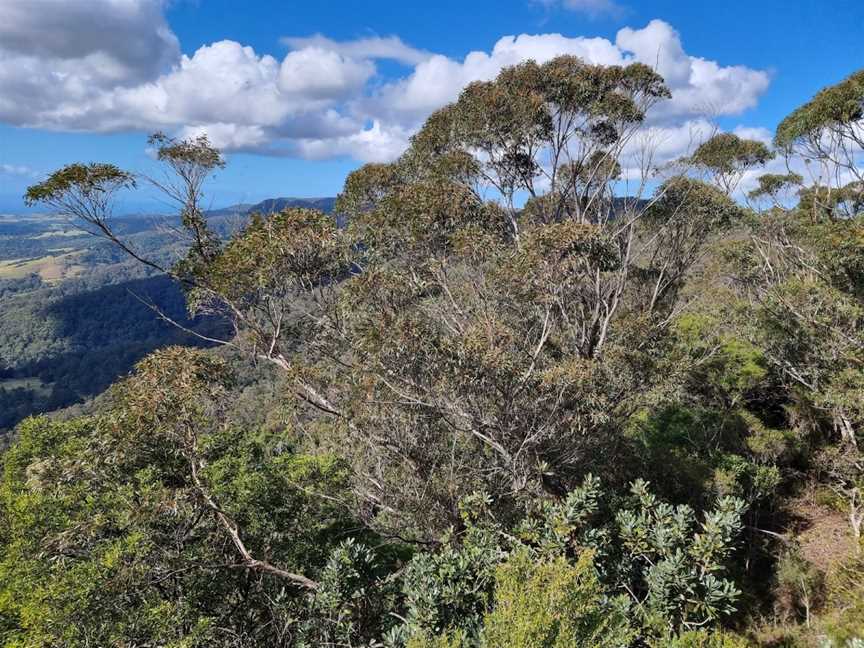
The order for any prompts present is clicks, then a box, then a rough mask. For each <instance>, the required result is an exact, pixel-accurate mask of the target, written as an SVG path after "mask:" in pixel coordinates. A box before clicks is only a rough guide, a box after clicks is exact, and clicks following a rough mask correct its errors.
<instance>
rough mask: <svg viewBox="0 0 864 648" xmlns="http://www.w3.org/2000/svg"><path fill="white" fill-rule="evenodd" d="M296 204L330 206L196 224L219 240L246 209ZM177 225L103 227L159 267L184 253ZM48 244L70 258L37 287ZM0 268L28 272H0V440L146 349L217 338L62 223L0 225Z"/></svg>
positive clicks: (176, 300)
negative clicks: (175, 230) (173, 234)
mask: <svg viewBox="0 0 864 648" xmlns="http://www.w3.org/2000/svg"><path fill="white" fill-rule="evenodd" d="M298 205H301V206H309V207H315V208H318V209H321V210H323V211H326V212H329V211H331V210H332V208H333V199H328V198H322V199H317V200H306V199H297V198H274V199H269V200H266V201H263V202H261V203H257V204H255V205H234V206H231V207H227V208H223V209H220V210H212V211H208V212H207V213H206V218H207V220H208V223H209V225H210V227H212V228H213V229H214V230H215V231H216V232H217V233H218V235H219V236H220V237H223V238H225V237H228V236H230V233H231V232H232V231H234V229H235V228H236V227H238V226H239V225H242V223H243V219H245V218H246V215H247V214H248V213H249V212H250V211H255V212H256V213H263V214H268V213H273V212H274V211H278V210H279V209H283V208H284V207H286V206H298ZM178 225H179V222H176V218H170V217H163V216H158V215H145V214H139V215H133V216H124V217H121V218H115V219H114V220H113V224H112V226H113V228H114V229H115V231H117V232H118V233H121V234H122V235H123V237H124V239H125V240H127V241H130V243H131V244H133V245H134V246H135V247H136V249H138V250H140V251H141V252H142V253H143V254H146V255H147V256H148V257H152V258H157V259H160V260H161V261H162V262H165V263H170V262H171V261H172V259H176V258H177V257H178V255H181V254H182V251H183V249H184V245H183V242H182V241H176V240H174V238H173V237H171V236H170V235H169V234H168V232H170V228H171V227H176V226H178ZM57 246H62V248H63V250H70V251H72V252H71V254H72V255H74V259H72V260H70V261H69V262H68V263H67V264H66V267H65V268H59V269H57V271H56V273H55V274H56V275H57V278H56V280H54V281H49V280H45V279H44V278H43V277H42V276H41V275H40V274H39V273H38V270H39V269H44V268H45V267H46V266H47V267H48V269H49V270H54V268H52V267H51V266H48V265H47V263H42V264H41V265H40V262H41V261H42V260H48V262H49V263H50V260H52V259H53V257H52V256H51V255H52V253H55V252H56V250H57ZM67 254H68V253H67ZM12 260H14V265H13V261H12ZM3 261H6V263H7V264H9V265H7V268H8V269H10V270H16V269H17V267H22V266H23V264H29V265H27V266H26V267H25V271H24V272H19V274H23V275H24V276H21V277H4V275H3V273H2V271H0V437H2V436H3V433H4V430H9V429H11V428H12V427H13V426H14V425H15V424H16V423H18V422H19V421H21V420H22V419H24V418H26V417H27V416H30V415H32V414H39V413H44V412H50V411H53V410H57V409H60V408H65V407H68V406H70V405H73V404H76V403H80V402H83V401H87V400H90V399H92V398H93V397H94V396H96V395H98V394H100V393H101V392H103V391H104V390H105V389H106V388H107V387H108V386H109V385H111V383H113V382H114V381H115V380H117V379H118V378H119V377H121V376H125V375H126V374H127V373H128V372H129V371H130V370H131V369H132V367H133V366H134V364H135V363H136V362H137V361H138V360H141V359H142V358H143V357H144V356H146V355H147V354H148V353H150V352H151V351H153V350H155V349H158V348H160V347H164V346H169V345H172V344H182V345H184V346H212V344H210V343H208V342H207V341H206V340H203V339H202V338H200V337H196V335H195V333H199V334H202V335H204V334H211V335H212V334H214V333H216V332H218V331H219V330H220V324H221V322H220V321H219V320H218V319H214V318H206V317H205V318H196V317H190V316H189V315H188V313H187V312H186V302H185V298H184V295H183V291H182V289H181V287H180V286H179V285H178V284H177V283H175V282H173V281H172V280H170V279H169V278H168V277H166V276H164V275H161V274H159V273H156V272H155V271H153V270H152V269H149V270H148V269H147V268H145V267H142V266H141V264H139V263H137V262H135V261H134V260H129V259H128V258H127V257H126V255H124V254H123V252H122V251H121V250H119V249H117V248H116V247H114V246H111V245H110V244H108V243H107V242H105V241H102V240H100V239H97V238H94V237H93V236H92V234H89V233H88V232H87V231H85V230H81V229H78V228H76V227H74V226H73V225H72V224H70V223H69V222H67V221H66V220H64V219H62V218H57V217H53V216H50V215H41V214H40V215H31V216H28V217H26V218H20V219H14V220H13V219H11V217H7V218H5V219H3V220H0V263H2V262H3ZM61 263H62V262H61ZM0 270H2V268H0ZM28 271H29V272H28ZM162 315H166V316H167V317H168V318H170V320H171V321H173V322H176V323H177V324H179V325H181V326H182V327H185V328H189V329H191V330H192V331H194V333H190V332H186V331H183V330H181V329H180V328H178V327H177V326H175V325H173V324H170V323H168V321H167V320H166V319H164V318H163V317H162Z"/></svg>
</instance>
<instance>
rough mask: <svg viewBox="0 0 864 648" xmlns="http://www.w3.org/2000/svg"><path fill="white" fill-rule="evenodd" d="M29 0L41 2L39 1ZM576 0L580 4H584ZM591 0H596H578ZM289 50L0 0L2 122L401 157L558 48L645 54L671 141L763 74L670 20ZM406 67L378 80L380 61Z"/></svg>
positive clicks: (753, 92)
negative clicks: (705, 53) (507, 71)
mask: <svg viewBox="0 0 864 648" xmlns="http://www.w3.org/2000/svg"><path fill="white" fill-rule="evenodd" d="M34 3H35V4H37V5H39V6H41V7H44V8H45V11H33V6H34ZM577 4H578V3H577ZM582 4H584V5H586V6H587V4H591V3H590V2H589V3H587V4H586V3H585V2H582ZM284 43H285V44H286V45H288V47H289V48H290V49H289V51H288V52H287V53H286V54H285V55H284V56H283V57H282V58H281V59H277V58H276V57H274V56H271V55H269V54H264V53H259V52H256V51H255V50H254V49H252V48H251V47H249V46H244V45H243V44H241V43H238V42H235V41H231V40H223V41H219V42H214V43H211V44H209V45H205V46H203V47H201V48H199V49H198V50H197V51H196V52H194V53H193V54H191V55H186V54H181V53H180V48H179V44H178V42H177V38H176V36H175V35H174V34H173V33H172V32H171V29H170V27H169V26H168V24H167V22H166V21H165V18H164V15H163V0H88V1H87V2H69V1H68V0H0V122H5V123H9V124H13V125H16V126H25V127H33V128H44V129H56V130H78V131H89V132H111V131H128V130H132V131H149V130H154V129H162V130H166V131H168V132H171V133H180V134H189V133H201V132H206V133H208V134H209V135H210V137H211V138H212V139H213V141H214V143H216V144H217V145H219V146H222V147H224V148H225V149H226V150H229V151H230V150H241V151H254V152H258V153H263V154H271V155H295V156H301V157H308V158H324V157H332V156H350V157H353V158H356V159H358V160H361V161H368V160H376V161H380V160H388V159H393V158H395V157H397V156H398V155H399V153H401V151H402V150H404V148H405V146H407V143H408V141H409V138H410V136H411V134H412V133H413V132H414V131H416V129H417V128H418V127H419V126H420V125H421V124H422V122H423V120H424V119H425V118H426V117H427V116H428V115H429V114H430V113H431V112H432V111H433V110H435V109H437V108H439V107H441V106H443V105H444V104H446V103H448V102H450V101H453V100H454V99H456V98H457V97H458V95H459V92H460V91H461V90H462V89H463V88H464V87H465V86H466V85H467V84H468V83H470V82H472V81H475V80H488V79H492V78H494V77H495V76H496V75H497V74H498V72H500V70H501V69H502V68H504V67H506V66H509V65H514V64H516V63H518V62H520V61H523V60H526V59H529V58H533V59H535V60H537V61H539V62H543V61H547V60H549V59H551V58H554V57H555V56H558V55H560V54H572V55H575V56H579V57H581V58H583V59H584V60H586V61H588V62H590V63H597V64H604V65H609V64H619V65H625V64H627V63H630V62H633V61H641V62H644V63H646V64H648V65H651V66H656V67H657V69H658V70H659V71H660V72H661V73H662V74H663V75H664V76H665V77H666V78H667V82H668V84H669V86H670V88H671V90H672V94H673V98H672V100H671V101H668V102H665V103H664V104H663V105H662V107H660V108H659V109H657V110H656V111H655V112H654V113H652V114H651V115H650V116H649V124H650V125H652V126H654V127H656V128H660V129H666V131H668V133H669V137H670V139H671V140H673V141H680V140H681V137H680V136H675V135H674V134H675V133H678V132H679V131H680V130H681V129H682V128H686V127H689V126H687V125H692V123H694V122H695V121H698V120H699V119H701V118H702V117H703V116H704V115H706V114H707V115H711V116H717V115H734V114H738V113H740V112H742V111H744V110H746V109H747V108H749V107H751V106H753V105H755V104H756V102H757V101H758V99H759V96H760V95H761V94H762V93H763V92H764V90H765V89H766V88H767V86H768V82H769V78H768V75H767V74H766V73H765V72H762V71H759V70H753V69H750V68H747V67H743V66H723V65H721V64H720V63H717V62H715V61H709V60H705V59H702V58H699V57H695V56H691V55H689V54H687V53H686V52H685V50H684V47H683V45H682V43H681V39H680V37H679V35H678V33H677V32H676V31H675V30H674V29H673V28H672V27H671V26H670V25H668V24H667V23H664V22H662V21H659V20H655V21H652V22H650V23H649V24H648V25H647V26H645V27H644V28H642V29H631V28H626V29H622V30H621V31H619V32H618V35H617V37H616V38H615V40H614V41H611V40H607V39H605V38H590V37H581V36H578V37H568V36H564V35H561V34H551V33H550V34H520V35H513V36H505V37H503V38H501V39H499V40H498V42H497V43H495V45H494V47H493V48H492V49H491V51H488V52H487V51H474V52H470V53H468V54H467V55H466V56H465V57H464V58H462V59H461V60H457V59H453V58H449V57H446V56H443V55H440V54H431V53H429V52H425V51H423V50H419V49H416V48H413V47H411V46H409V45H407V44H405V43H404V42H402V41H401V40H400V39H399V38H398V37H395V36H388V37H377V36H376V37H369V38H361V39H356V40H350V41H342V42H339V41H334V40H331V39H329V38H326V37H325V36H322V35H320V34H319V35H314V36H310V37H305V38H301V37H289V38H285V39H284ZM377 60H393V61H397V62H399V63H401V64H404V65H406V66H409V67H410V69H409V70H408V71H406V73H405V74H404V75H403V76H401V77H399V76H397V77H395V78H394V77H392V76H391V77H387V78H385V77H383V76H382V75H381V74H380V72H379V70H378V69H377V66H376V64H375V61H377Z"/></svg>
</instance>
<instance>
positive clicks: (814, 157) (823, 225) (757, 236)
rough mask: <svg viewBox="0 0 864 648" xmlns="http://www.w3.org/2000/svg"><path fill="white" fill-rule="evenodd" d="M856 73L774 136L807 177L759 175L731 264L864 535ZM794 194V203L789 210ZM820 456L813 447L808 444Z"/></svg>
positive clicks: (861, 210)
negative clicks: (757, 213) (752, 219)
mask: <svg viewBox="0 0 864 648" xmlns="http://www.w3.org/2000/svg"><path fill="white" fill-rule="evenodd" d="M862 126H864V72H858V73H856V74H853V75H852V76H850V77H849V78H848V79H846V80H845V81H843V82H841V83H839V84H837V85H834V86H831V87H828V88H826V89H824V90H822V91H820V92H819V93H818V94H817V95H816V96H815V97H814V98H813V99H812V100H811V101H809V102H807V103H806V104H804V105H803V106H801V107H799V108H797V109H796V110H794V111H793V112H792V113H790V114H789V115H788V116H787V117H786V118H785V119H784V120H783V121H782V122H781V123H780V125H779V126H778V128H777V132H776V135H775V138H774V142H775V145H776V146H777V147H778V148H779V149H781V150H782V151H783V152H784V153H785V154H786V155H787V156H789V157H790V159H792V158H794V157H796V156H797V157H799V158H803V159H804V161H805V162H806V163H807V168H808V172H809V173H810V178H806V179H805V178H802V176H800V175H798V174H795V173H791V172H790V173H788V174H785V175H773V174H772V175H766V176H762V177H761V178H760V179H759V186H758V187H757V188H756V189H755V190H754V191H753V192H751V196H752V197H753V198H755V199H757V200H765V199H767V200H770V201H771V203H772V206H773V209H772V210H771V211H770V212H769V213H766V214H765V217H763V218H762V219H761V220H760V221H757V222H756V223H755V230H754V232H753V235H752V236H751V240H750V242H749V243H748V244H746V245H743V246H741V248H740V250H739V251H738V253H736V254H735V255H734V258H735V261H736V264H737V270H736V276H737V279H738V286H739V287H741V288H742V294H743V295H744V296H746V297H747V298H748V299H749V300H750V301H751V303H752V305H753V308H754V314H755V315H756V321H757V322H758V323H759V331H760V335H761V339H760V340H759V343H760V345H761V346H762V348H763V349H764V350H765V354H766V357H767V358H768V359H769V360H770V361H771V362H772V363H773V365H774V366H775V368H776V369H777V371H778V372H779V374H780V375H781V376H782V377H783V379H784V380H785V381H786V383H787V387H788V390H789V394H790V399H791V401H792V402H793V403H794V406H795V413H796V416H795V418H796V419H797V420H798V422H799V423H803V427H805V428H808V429H810V430H811V431H812V432H813V433H814V434H816V435H817V436H819V435H822V436H823V437H824V438H826V439H828V440H833V441H836V443H835V444H832V445H830V446H828V447H827V448H825V449H823V450H821V451H819V453H818V456H817V457H815V460H816V462H817V463H818V464H819V465H820V466H821V469H822V470H823V471H824V473H825V474H826V475H827V476H828V477H829V483H830V484H831V485H832V486H833V487H834V488H836V489H837V490H838V491H840V492H841V493H842V494H843V495H844V496H845V497H846V498H847V501H848V503H849V519H850V523H851V526H852V528H853V531H854V532H855V535H856V536H858V537H860V536H861V533H862V527H864V495H862V493H864V455H862V453H861V450H860V444H861V440H862V434H864V193H862V186H864V183H862V178H864V164H862V162H864V160H862V153H864V151H862V144H864V139H862ZM796 186H798V187H799V189H798V198H799V200H798V204H797V205H789V204H788V198H789V194H790V189H792V188H793V187H796ZM817 445H818V444H817Z"/></svg>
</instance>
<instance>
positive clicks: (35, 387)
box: [0, 378, 51, 396]
mask: <svg viewBox="0 0 864 648" xmlns="http://www.w3.org/2000/svg"><path fill="white" fill-rule="evenodd" d="M0 389H9V390H11V389H27V390H30V391H33V392H37V393H38V394H39V395H40V396H47V395H48V394H50V393H51V387H50V385H47V384H46V383H43V382H42V381H41V380H39V379H38V378H9V379H7V380H0Z"/></svg>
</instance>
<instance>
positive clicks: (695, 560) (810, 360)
mask: <svg viewBox="0 0 864 648" xmlns="http://www.w3.org/2000/svg"><path fill="white" fill-rule="evenodd" d="M669 96H670V91H669V89H668V88H667V85H666V83H665V81H664V79H663V78H662V77H661V76H660V75H659V74H658V73H657V72H656V71H655V70H653V69H651V68H649V67H647V66H645V65H642V64H639V63H632V64H629V65H626V66H623V67H618V66H610V67H605V66H594V65H588V64H586V63H584V62H583V61H581V60H580V59H578V58H575V57H571V56H561V57H558V58H555V59H552V60H550V61H548V62H546V63H543V64H537V63H534V62H533V61H528V62H525V63H521V64H519V65H516V66H515V67H510V68H506V69H504V71H503V72H501V73H500V75H499V76H498V77H497V78H496V79H494V80H492V81H486V82H475V83H472V84H470V85H468V86H467V87H466V88H465V89H464V91H463V92H462V93H461V95H460V96H459V99H458V100H457V101H456V102H455V103H452V104H450V105H448V106H446V107H444V108H442V109H440V110H439V111H437V112H435V113H434V114H433V115H432V116H431V117H430V118H429V119H428V120H427V122H426V123H425V125H424V127H423V128H422V129H421V130H420V131H419V132H418V133H417V134H416V135H415V136H414V137H413V139H412V141H411V145H410V147H409V148H408V150H407V151H406V152H405V153H404V154H403V155H402V156H401V157H400V158H399V159H398V160H397V161H396V162H393V163H388V164H378V163H376V164H368V165H366V166H364V167H362V168H360V169H359V170H357V171H355V172H353V173H351V174H350V175H349V176H348V178H347V180H346V182H345V185H344V189H343V191H342V193H341V194H340V196H339V197H338V200H337V201H336V204H335V206H334V209H335V211H336V212H337V213H339V214H340V215H341V216H343V217H344V223H343V222H342V219H340V221H339V222H338V223H337V221H336V219H335V218H333V217H332V216H331V215H328V214H325V213H323V212H322V211H319V210H318V209H313V208H305V207H297V206H291V205H283V204H276V205H272V206H273V207H274V208H275V209H278V211H275V212H273V210H271V209H265V208H262V209H261V211H263V212H265V213H262V214H254V215H251V216H250V218H248V219H246V220H244V222H243V223H242V226H241V227H240V228H239V229H238V230H236V231H227V230H220V229H219V228H218V227H217V226H215V225H214V223H212V222H211V221H210V220H209V219H208V218H207V214H205V212H204V211H203V210H202V208H201V196H202V194H203V192H204V191H205V189H206V187H207V183H208V182H209V179H210V178H211V177H212V176H213V175H214V174H215V173H217V172H218V171H219V170H220V169H221V168H222V167H223V166H224V165H225V163H226V162H225V160H224V158H223V157H222V155H221V154H220V152H219V151H218V150H216V149H215V148H214V147H213V146H211V144H210V141H209V140H208V139H207V137H206V136H203V135H202V136H198V137H194V138H190V139H173V138H170V137H167V136H165V135H162V134H156V135H154V136H153V137H151V139H150V145H151V146H152V147H153V148H154V154H155V155H156V156H157V158H158V160H159V162H160V163H161V164H162V165H163V166H164V167H165V169H166V171H167V173H168V174H169V175H168V176H167V177H169V178H171V179H172V182H173V183H174V184H171V185H170V187H169V188H170V195H171V196H172V197H173V198H175V199H176V201H177V206H178V216H177V220H176V223H177V228H176V234H177V235H178V236H179V240H177V241H176V242H175V243H173V244H172V245H176V246H178V247H176V248H170V249H173V250H180V251H182V255H181V256H180V257H179V258H178V259H176V260H173V259H169V258H167V257H164V256H159V255H152V254H150V253H149V252H151V250H146V249H143V248H142V247H141V246H140V245H136V244H135V239H134V235H133V236H130V234H129V233H128V232H124V231H123V227H122V225H123V224H122V223H118V222H117V221H116V220H115V219H114V218H113V217H112V215H111V214H112V212H113V210H112V205H113V204H114V202H115V201H117V200H121V199H122V197H123V195H124V193H125V192H127V191H132V190H134V188H135V185H136V178H135V176H133V175H132V174H131V173H129V172H127V171H125V170H123V169H120V168H118V167H116V166H114V165H111V164H74V165H70V166H67V167H64V168H63V169H60V170H58V171H57V172H56V173H54V174H52V175H51V176H50V177H48V178H47V179H45V180H44V181H42V182H39V183H37V184H35V185H33V186H32V187H30V189H29V190H28V192H27V196H26V198H27V200H28V202H30V203H31V204H39V205H44V206H46V208H50V209H52V210H54V211H56V212H58V213H63V214H66V215H68V216H69V217H71V218H74V219H77V222H78V223H79V225H80V226H81V227H82V228H85V229H87V230H89V231H93V232H95V233H97V234H98V235H99V236H101V237H102V239H103V240H105V241H106V242H107V244H110V245H111V246H113V249H114V250H120V251H121V252H124V253H126V254H128V255H131V256H133V257H134V258H135V259H136V260H137V261H138V263H139V264H142V265H143V267H145V268H149V269H150V271H153V272H158V273H162V274H161V275H160V276H159V277H158V278H157V279H156V280H155V281H158V282H159V284H158V285H160V286H165V287H166V288H165V291H166V293H165V294H168V289H167V282H168V281H169V280H170V281H172V282H173V285H175V286H176V290H180V291H182V294H183V295H184V296H185V299H186V304H187V307H188V309H189V312H190V313H191V315H190V316H194V317H206V318H211V321H214V322H218V323H220V325H221V326H223V327H224V328H222V329H220V330H213V331H212V332H211V333H208V334H207V338H208V343H209V344H212V345H214V346H216V347H218V348H217V349H195V348H189V347H180V346H171V347H168V348H164V349H161V350H159V351H157V352H155V353H152V354H150V355H148V356H147V357H146V358H144V359H143V360H142V361H140V362H139V363H138V364H137V366H136V369H135V372H134V374H133V375H131V376H129V377H127V378H124V379H122V380H120V381H119V382H117V383H116V384H115V385H114V386H113V387H112V388H111V390H110V393H109V395H108V396H107V397H106V398H105V399H104V400H101V401H100V403H99V404H98V407H96V408H94V411H92V412H90V413H89V414H88V415H86V416H79V417H74V418H72V419H70V420H65V421H59V420H49V419H47V418H33V419H29V420H27V421H26V422H24V423H23V424H21V425H20V426H19V427H18V428H17V429H16V431H15V434H14V437H15V438H14V441H13V442H12V444H11V446H10V447H9V449H8V450H6V451H5V453H4V454H3V455H2V456H0V462H2V471H0V475H2V477H0V641H2V643H3V644H4V645H6V646H10V647H11V646H15V647H16V648H17V647H24V646H27V647H31V646H32V647H36V646H64V647H65V646H81V647H84V646H130V647H131V646H142V647H143V646H178V647H179V646H184V647H192V646H208V647H209V646H224V647H226V648H227V647H229V646H231V647H237V646H249V647H252V646H285V647H287V646H292V647H293V646H296V647H310V648H311V647H321V646H330V647H337V646H338V647H347V646H354V647H361V646H362V647H368V648H372V647H392V648H396V647H405V648H474V647H477V648H480V647H486V648H541V647H542V648H567V647H571V646H572V647H579V646H584V647H586V648H587V647H589V646H590V647H595V646H600V647H609V648H613V647H622V648H623V647H633V648H638V647H642V646H651V647H661V646H662V647H672V648H693V647H703V648H739V647H744V646H764V647H778V646H792V647H802V648H803V647H819V648H824V647H837V648H839V647H844V648H860V647H861V646H862V645H864V552H862V547H864V542H862V530H864V456H862V450H861V444H862V443H864V165H862V149H864V138H862V135H861V133H862V128H864V72H859V73H858V74H856V75H853V76H852V77H850V78H848V79H847V80H845V81H843V82H842V83H840V84H838V85H836V86H832V87H829V88H826V89H825V90H823V91H822V92H821V93H820V94H818V95H817V96H815V97H814V98H813V99H812V100H811V101H810V102H808V103H806V104H805V105H803V106H801V107H798V108H795V109H794V110H792V111H791V112H790V113H789V116H788V117H787V118H786V119H785V120H783V121H782V123H781V124H780V125H779V127H778V129H777V131H776V133H775V137H774V140H773V142H771V143H770V144H769V143H767V142H762V141H755V140H748V139H744V138H741V137H739V136H737V135H732V134H728V133H722V132H719V131H718V132H716V133H714V134H712V135H711V136H710V137H708V138H707V139H705V141H702V142H699V143H696V145H695V146H694V147H693V150H692V151H690V152H689V153H688V154H687V155H686V156H685V157H682V158H680V159H678V160H676V161H675V162H674V163H673V164H665V163H664V164H660V163H658V162H656V160H657V159H658V158H657V156H656V155H655V153H656V148H655V147H656V146H657V145H658V143H657V142H656V141H655V140H653V139H652V138H651V137H650V133H649V132H648V127H647V126H646V124H645V118H646V114H647V113H648V112H650V111H651V110H652V109H654V108H655V107H658V106H663V105H664V102H665V101H666V100H667V99H668V98H669ZM791 108H794V107H790V109H791ZM775 158H781V159H784V158H785V160H786V161H787V168H788V170H789V172H788V173H787V174H783V175H776V174H766V173H764V172H763V167H764V165H765V164H766V162H768V161H769V160H771V159H775ZM805 161H806V162H805ZM805 168H806V169H807V170H808V173H809V174H810V177H805V175H804V173H803V171H804V169H805ZM796 169H800V170H801V171H802V173H801V174H800V175H799V174H798V173H796V172H795V170H796ZM754 178H755V180H754ZM749 181H753V182H752V186H753V187H754V188H752V189H750V186H751V185H750V184H747V183H748V182H749ZM744 187H746V188H747V191H746V193H745V191H744V190H743V189H742V188H744ZM277 203H278V201H277ZM343 225H346V226H344V227H343ZM160 249H165V248H160ZM35 290H39V288H35ZM171 294H172V295H179V294H181V293H171ZM11 299H13V300H14V299H15V295H14V294H13V295H12V296H11ZM74 299H78V300H79V301H78V302H77V304H78V306H77V307H74V308H69V309H68V311H67V310H66V309H65V308H62V309H61V310H62V312H63V317H73V318H75V317H77V318H83V319H84V320H86V319H87V318H88V317H89V313H90V312H91V309H95V308H97V306H96V304H95V303H94V301H93V300H94V299H95V300H96V301H102V300H100V299H99V298H98V297H95V298H93V297H88V296H87V295H86V294H85V295H84V296H78V297H75V298H74ZM170 299H171V300H172V301H171V302H170V304H168V305H167V306H163V308H175V307H177V306H176V304H175V302H174V301H173V300H174V299H175V297H171V298H170ZM81 300H83V301H81ZM73 303H75V302H74V300H73ZM102 303H106V302H104V301H102ZM134 314H135V312H133V311H129V312H127V314H126V315H124V317H131V316H134ZM87 321H89V320H87ZM96 321H104V318H103V317H100V318H94V322H93V324H94V326H95V322H96ZM109 322H110V320H109ZM105 325H106V327H110V326H111V324H110V323H108V322H105ZM85 328H86V327H85ZM76 330H77V329H76ZM97 330H99V329H97ZM4 333H5V332H4ZM97 335H101V334H97ZM120 342H121V341H120V340H119V339H118V340H117V344H120ZM54 378H55V380H61V381H62V376H61V377H57V376H54ZM100 379H101V378H100ZM94 380H95V379H94Z"/></svg>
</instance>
